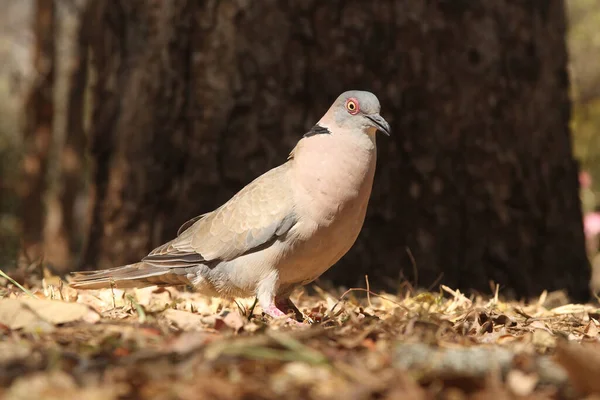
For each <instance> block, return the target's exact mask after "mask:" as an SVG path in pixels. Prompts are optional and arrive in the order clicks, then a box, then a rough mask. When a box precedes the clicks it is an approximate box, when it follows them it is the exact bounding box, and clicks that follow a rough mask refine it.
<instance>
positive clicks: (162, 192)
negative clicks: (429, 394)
mask: <svg viewBox="0 0 600 400" xmlns="http://www.w3.org/2000/svg"><path fill="white" fill-rule="evenodd" d="M95 4H96V6H97V7H99V9H102V10H103V11H102V13H96V14H95V15H97V18H98V21H99V23H98V25H97V26H96V29H95V34H96V39H95V42H94V43H93V44H92V48H93V49H94V62H95V66H96V70H97V72H98V79H99V81H98V85H97V87H96V97H95V99H96V100H95V105H96V111H95V114H94V123H93V124H92V125H93V126H94V129H93V140H94V150H93V158H94V160H95V178H94V184H95V187H96V189H95V202H94V212H93V215H92V217H93V223H92V226H91V231H90V235H89V246H88V248H87V251H86V253H85V257H84V265H85V266H86V267H88V268H90V267H93V268H96V267H109V266H115V265H119V264H123V263H128V262H133V261H135V260H138V259H139V258H140V257H142V256H143V255H145V254H146V253H147V252H148V251H149V250H150V249H151V248H153V247H154V246H156V245H158V244H160V243H162V242H163V241H165V240H168V239H170V238H172V237H173V236H174V235H175V232H176V231H177V227H178V226H179V225H180V224H181V223H182V222H184V221H185V220H186V219H188V218H190V217H192V216H194V215H198V214H200V213H203V212H206V211H210V210H211V209H214V208H215V207H216V206H218V205H219V204H221V203H222V202H223V201H225V200H227V199H228V198H229V197H230V196H231V195H233V194H234V193H235V192H236V191H237V190H239V189H240V188H241V187H242V186H243V185H245V184H247V183H248V182H250V181H251V180H252V179H253V178H255V177H256V176H258V175H260V174H261V173H263V172H265V171H266V170H268V169H269V168H272V167H274V166H276V165H278V164H280V163H282V162H284V161H285V159H286V157H287V154H288V152H289V150H290V149H291V148H292V147H293V146H294V144H295V142H296V141H297V140H298V139H299V138H300V137H301V136H302V134H303V133H304V132H305V131H306V129H308V128H309V127H310V126H311V125H313V124H314V123H315V121H317V120H318V118H319V117H320V116H321V115H322V114H323V113H324V112H325V111H326V109H327V107H328V106H329V105H330V103H331V102H332V101H333V99H334V98H335V97H336V96H337V95H338V94H339V93H341V92H342V91H344V90H347V89H353V88H357V89H366V90H370V91H373V92H374V93H375V94H376V95H377V96H378V97H379V99H380V101H381V104H382V114H383V115H384V116H385V117H386V119H388V121H390V123H391V124H392V128H393V130H394V132H393V133H394V134H393V137H392V138H385V137H380V138H379V150H378V152H379V161H378V171H377V173H376V182H375V185H374V191H373V195H372V198H371V203H370V206H369V212H368V216H367V221H366V223H365V227H364V230H363V232H362V234H361V236H360V238H359V240H358V242H357V244H356V245H355V246H354V248H353V249H352V250H351V251H350V253H349V254H348V255H347V256H346V257H344V259H343V260H342V261H341V262H340V263H339V264H338V265H337V266H335V267H334V268H333V269H332V270H330V272H329V273H327V275H326V276H327V277H329V278H331V279H333V280H334V282H335V283H339V284H346V285H358V284H360V285H362V282H363V281H364V275H365V274H369V278H370V281H371V283H372V284H373V285H374V286H379V287H382V285H383V286H385V285H388V288H389V287H390V286H389V285H390V284H391V285H395V284H397V282H398V278H400V277H405V278H408V279H409V280H411V281H413V282H416V283H417V284H418V285H420V286H425V287H427V286H430V285H432V284H434V283H435V282H442V283H444V284H447V285H450V286H457V287H460V288H473V289H477V290H482V291H486V292H489V291H490V281H493V282H496V283H498V284H500V285H501V287H502V288H503V290H505V291H508V290H511V291H512V293H514V294H517V295H537V294H539V293H540V292H541V291H542V290H543V289H549V290H552V289H558V288H565V289H567V290H569V292H570V294H571V295H572V296H574V297H575V298H576V299H582V298H584V297H587V293H588V289H587V284H588V280H589V268H588V264H587V260H586V257H585V247H584V238H583V230H582V223H581V212H580V205H579V202H578V197H577V185H578V184H577V166H576V164H575V162H574V160H573V158H572V154H571V144H570V133H569V128H568V122H569V115H570V104H569V98H568V75H567V71H566V63H567V60H566V50H565V41H564V33H565V26H564V25H565V22H564V9H563V7H564V4H563V1H562V0H550V1H547V2H538V1H535V0H530V1H522V2H513V1H509V0H503V1H495V2H469V1H463V0H453V1H449V0H437V1H429V2H415V1H409V0H396V1H391V0H390V1H377V2H358V1H354V2H348V1H345V2H344V1H333V0H332V1H328V2H314V1H309V2H279V1H275V0H270V1H269V0H260V1H254V2H238V1H233V0H223V1H202V2H201V1H191V0H190V1H178V2H160V1H150V0H146V1H142V0H137V1H125V0H122V1H120V2H117V1H108V0H97V1H96V2H95ZM108 4H110V6H108ZM117 5H119V6H117ZM107 43H110V45H108V44H107ZM412 258H414V265H413V261H412ZM349 271H351V272H349Z"/></svg>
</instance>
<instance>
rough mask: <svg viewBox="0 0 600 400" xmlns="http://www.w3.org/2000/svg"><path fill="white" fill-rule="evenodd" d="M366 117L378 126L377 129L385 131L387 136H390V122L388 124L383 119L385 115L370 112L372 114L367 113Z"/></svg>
mask: <svg viewBox="0 0 600 400" xmlns="http://www.w3.org/2000/svg"><path fill="white" fill-rule="evenodd" d="M366 117H367V118H368V119H370V120H371V122H372V123H373V126H374V127H375V128H377V130H379V131H381V132H382V133H384V134H385V135H387V136H390V132H391V129H390V124H388V122H387V121H386V120H385V119H383V117H382V116H381V115H379V114H370V115H366Z"/></svg>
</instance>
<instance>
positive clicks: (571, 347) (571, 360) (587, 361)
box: [555, 341, 600, 395]
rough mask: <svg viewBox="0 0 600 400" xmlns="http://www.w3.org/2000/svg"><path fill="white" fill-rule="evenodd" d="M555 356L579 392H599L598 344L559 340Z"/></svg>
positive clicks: (599, 364) (599, 350) (584, 393)
mask: <svg viewBox="0 0 600 400" xmlns="http://www.w3.org/2000/svg"><path fill="white" fill-rule="evenodd" d="M555 358H556V361H557V362H558V363H559V364H560V365H562V367H563V368H564V369H565V370H566V371H567V374H568V375H569V380H570V381H571V383H572V385H573V387H574V388H575V389H576V390H577V391H578V392H579V393H580V394H582V395H588V394H598V393H600V379H598V377H599V376H600V346H598V345H597V344H591V343H589V344H574V343H564V342H562V341H561V342H559V343H558V345H557V346H556V355H555Z"/></svg>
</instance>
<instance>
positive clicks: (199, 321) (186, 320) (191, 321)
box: [162, 308, 216, 331]
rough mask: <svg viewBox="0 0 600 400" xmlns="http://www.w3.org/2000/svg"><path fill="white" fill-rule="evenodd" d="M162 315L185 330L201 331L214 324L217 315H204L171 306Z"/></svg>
mask: <svg viewBox="0 0 600 400" xmlns="http://www.w3.org/2000/svg"><path fill="white" fill-rule="evenodd" d="M162 316H163V317H164V318H165V319H166V320H167V321H169V322H170V323H172V324H173V325H175V326H177V327H178V328H179V329H181V330H183V331H201V330H205V329H206V328H207V325H208V326H214V324H215V319H216V318H215V317H210V316H209V317H203V316H201V315H198V314H193V313H191V312H187V311H180V310H174V309H172V308H169V309H167V310H165V311H164V312H163V313H162Z"/></svg>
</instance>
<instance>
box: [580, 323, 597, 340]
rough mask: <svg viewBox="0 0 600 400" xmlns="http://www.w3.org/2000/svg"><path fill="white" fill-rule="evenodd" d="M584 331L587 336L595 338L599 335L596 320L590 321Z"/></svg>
mask: <svg viewBox="0 0 600 400" xmlns="http://www.w3.org/2000/svg"><path fill="white" fill-rule="evenodd" d="M583 333H584V334H585V336H587V337H591V338H595V337H597V336H598V326H597V325H596V323H595V322H594V321H590V322H589V323H588V324H587V325H586V327H585V328H584V329H583Z"/></svg>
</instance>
